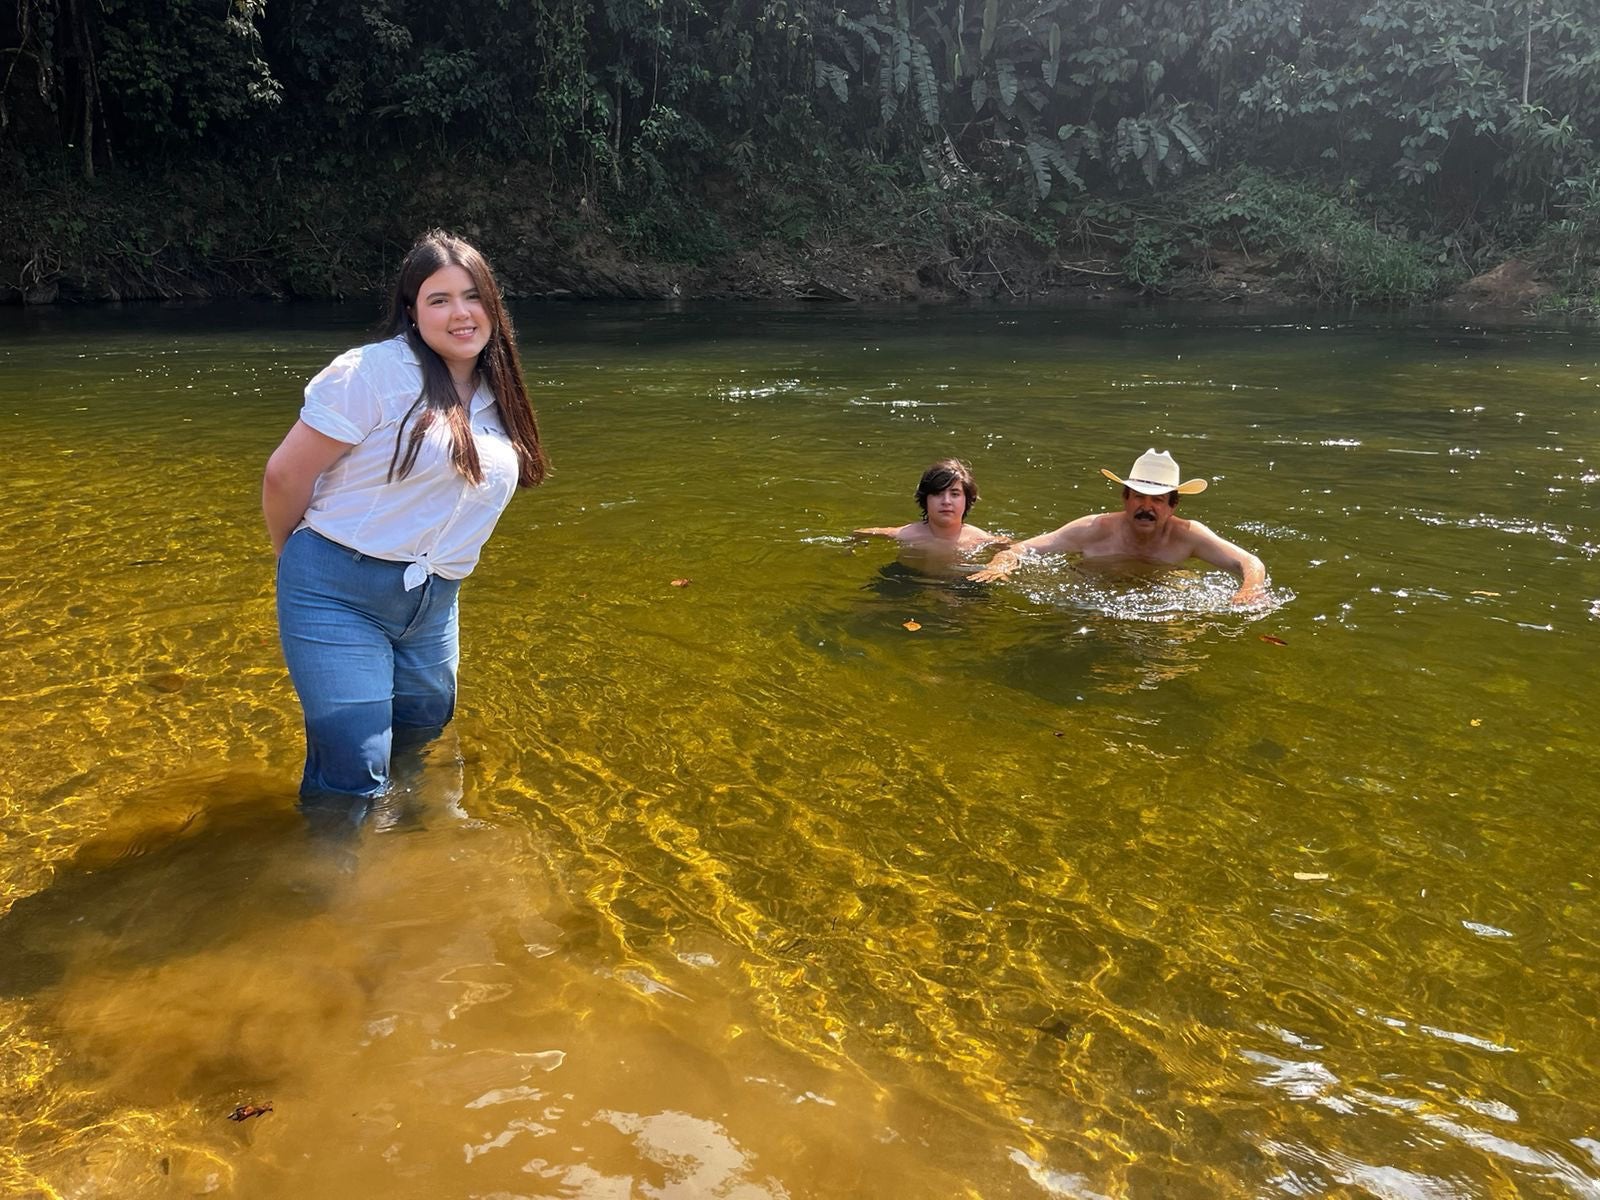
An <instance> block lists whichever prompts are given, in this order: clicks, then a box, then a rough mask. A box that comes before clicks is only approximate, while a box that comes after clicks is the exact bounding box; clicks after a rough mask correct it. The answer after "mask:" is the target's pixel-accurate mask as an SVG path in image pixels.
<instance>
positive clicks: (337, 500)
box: [299, 336, 517, 592]
mask: <svg viewBox="0 0 1600 1200" xmlns="http://www.w3.org/2000/svg"><path fill="white" fill-rule="evenodd" d="M421 392H422V364H421V363H419V362H418V361H417V356H416V354H415V353H414V352H413V351H412V349H411V347H410V346H409V345H408V344H407V342H406V340H405V338H404V337H403V336H397V337H394V338H391V339H390V340H389V341H387V342H374V343H373V344H371V345H369V346H357V347H356V348H355V349H354V350H347V351H345V353H343V354H341V355H340V356H339V357H338V358H336V359H334V360H333V362H331V363H329V364H328V365H327V366H326V367H325V368H323V370H322V372H321V373H320V374H318V375H317V377H316V378H315V379H313V380H312V381H311V382H310V383H308V384H307V385H306V399H305V405H304V407H302V408H301V410H300V419H301V420H302V421H304V422H305V423H306V424H307V425H309V426H310V427H311V428H312V429H315V430H316V431H317V432H318V433H322V434H326V435H327V436H328V437H331V438H333V439H335V440H336V441H340V442H347V443H349V444H350V453H348V454H346V455H345V456H344V457H343V458H341V459H339V461H338V462H336V463H334V464H333V466H331V467H329V468H328V469H327V470H326V471H324V472H323V473H322V474H321V475H320V476H318V478H317V483H316V487H315V488H314V489H313V491H312V494H311V505H310V507H309V508H307V509H306V515H305V518H304V519H303V520H302V521H301V523H300V526H299V527H300V528H303V527H305V526H310V527H311V528H312V529H314V530H316V531H317V532H318V533H320V534H321V535H322V536H323V537H325V538H328V539H329V540H330V541H335V542H338V543H339V544H340V545H341V546H348V547H349V548H350V549H352V550H354V551H356V552H358V553H360V554H365V555H367V556H368V557H371V558H382V559H388V560H389V561H391V562H403V563H408V564H409V565H408V566H407V567H406V572H405V587H406V591H408V592H409V591H410V590H411V589H413V588H416V587H420V586H421V585H422V582H423V580H425V579H426V578H427V577H428V576H429V575H441V576H443V577H444V578H445V579H464V578H466V576H467V575H469V574H471V572H472V568H473V567H475V566H477V564H478V555H479V553H480V552H481V551H482V550H483V544H484V542H486V541H488V540H489V534H490V533H491V532H492V531H493V530H494V526H495V522H496V521H498V520H499V519H500V514H501V513H502V512H504V511H505V507H506V505H507V504H509V503H510V502H511V496H512V494H513V493H514V492H515V491H516V490H517V452H516V450H515V448H513V446H512V445H511V439H510V437H509V436H508V435H507V434H506V430H505V426H504V425H503V424H501V421H500V409H499V407H498V406H497V405H496V404H495V398H494V393H493V392H492V391H490V389H489V386H488V384H487V383H484V382H480V383H479V384H478V390H477V391H476V392H474V393H473V396H472V403H471V408H470V411H471V422H472V436H473V440H474V441H475V442H476V443H477V447H478V462H479V463H480V464H481V466H482V467H483V482H482V483H481V484H475V483H473V482H472V481H471V480H470V479H468V478H466V477H465V476H464V475H462V474H461V473H460V472H459V471H457V470H456V469H455V465H454V464H453V463H452V462H451V461H450V429H449V426H448V424H447V423H446V422H445V421H443V420H441V419H440V418H438V417H437V416H436V417H435V418H434V420H433V423H432V424H431V425H430V426H429V428H428V432H427V434H426V435H425V436H424V437H423V439H422V445H421V446H420V447H419V448H418V451H417V460H416V462H415V463H413V464H412V467H411V471H410V472H409V473H408V474H407V475H406V476H405V478H403V479H400V478H396V479H394V480H393V481H391V480H390V479H389V464H390V462H391V460H393V459H394V451H395V437H396V435H397V434H398V435H399V436H400V439H401V443H400V446H401V448H400V457H401V458H404V457H405V453H406V446H407V444H408V443H409V441H410V437H411V424H410V423H408V424H407V425H406V429H405V432H403V433H401V432H400V422H401V421H402V420H403V419H404V417H405V415H406V413H407V412H408V411H409V410H410V409H411V406H412V404H413V403H415V402H416V399H417V397H418V396H419V395H420V394H421ZM421 412H422V409H421V408H420V407H419V408H418V410H417V412H416V413H415V414H413V416H412V422H415V420H416V419H417V417H418V416H420V415H421Z"/></svg>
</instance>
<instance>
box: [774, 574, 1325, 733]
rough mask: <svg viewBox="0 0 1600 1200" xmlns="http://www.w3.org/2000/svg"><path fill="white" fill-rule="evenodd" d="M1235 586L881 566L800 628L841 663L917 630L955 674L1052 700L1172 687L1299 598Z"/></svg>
mask: <svg viewBox="0 0 1600 1200" xmlns="http://www.w3.org/2000/svg"><path fill="white" fill-rule="evenodd" d="M1236 586H1237V585H1236V583H1235V581H1233V580H1232V579H1231V578H1230V577H1228V576H1225V575H1220V574H1218V573H1215V572H1201V571H1194V570H1186V569H1180V570H1173V569H1171V568H1162V567H1151V566H1148V565H1145V564H1127V563H1120V564H1116V565H1114V566H1109V567H1107V566H1092V567H1085V566H1083V565H1081V564H1076V563H1068V564H1062V565H1060V566H1058V567H1057V568H1055V569H1052V570H1049V571H1047V572H1033V573H1030V574H1029V575H1027V576H1023V577H1019V578H1018V579H1017V580H1015V581H1014V582H1011V583H1007V584H980V583H974V582H972V581H971V580H970V579H968V578H965V577H964V576H961V575H955V576H942V577H940V576H930V575H927V574H924V573H921V572H919V571H917V570H915V569H914V568H911V567H908V566H906V565H904V564H901V563H898V562H897V563H891V564H888V565H886V566H883V567H881V568H879V570H878V571H877V572H876V573H875V574H874V575H873V576H872V577H871V578H870V579H868V580H867V581H866V582H865V583H863V584H862V585H860V587H859V588H858V589H857V591H856V592H855V593H853V594H851V595H849V596H848V597H847V598H845V599H843V600H842V601H841V602H840V603H838V604H837V605H835V606H834V607H833V608H831V609H827V608H825V609H823V610H820V611H813V612H811V613H808V614H807V615H806V617H805V618H804V619H802V620H801V622H800V624H799V626H798V628H797V631H796V632H797V635H798V636H799V637H800V638H801V639H802V640H803V641H804V642H806V643H808V644H809V645H811V646H812V647H814V648H815V649H817V650H819V651H820V652H822V653H824V654H826V655H828V656H830V657H836V658H839V659H851V658H862V657H870V656H874V655H876V654H878V653H882V652H884V651H885V650H890V649H893V648H894V647H895V646H896V644H897V643H899V644H900V646H901V647H902V648H903V647H904V646H905V645H906V643H905V642H904V641H903V639H905V638H907V637H908V636H911V635H915V637H916V638H917V639H918V641H917V643H916V645H917V652H920V653H923V654H926V653H928V652H929V650H930V646H929V645H928V643H929V642H932V643H933V644H934V645H935V646H937V654H938V655H939V656H940V658H941V659H942V660H943V665H944V666H945V667H946V668H948V669H949V671H950V672H951V674H952V676H954V675H955V674H956V673H957V672H959V674H960V676H961V677H963V678H966V679H968V680H970V681H972V682H984V683H989V684H995V685H999V686H1003V687H1007V688H1012V689H1016V690H1018V691H1021V692H1025V693H1029V694H1031V695H1033V696H1035V697H1037V698H1038V699H1040V700H1043V701H1045V702H1046V703H1048V704H1053V705H1074V704H1081V703H1084V702H1093V701H1095V700H1096V699H1097V698H1108V697H1122V696H1126V695H1128V694H1130V693H1137V692H1151V691H1155V690H1156V689H1161V688H1165V689H1168V690H1170V688H1171V687H1172V686H1174V685H1175V684H1177V683H1178V681H1180V680H1181V679H1183V678H1184V677H1185V676H1188V675H1190V674H1192V673H1193V672H1196V671H1198V670H1200V669H1201V668H1202V667H1203V666H1204V665H1205V663H1206V661H1207V660H1208V659H1209V658H1210V656H1211V654H1212V652H1213V650H1214V649H1215V648H1216V646H1217V645H1218V643H1219V641H1221V640H1223V639H1231V638H1235V637H1238V636H1240V634H1241V632H1242V631H1243V629H1244V628H1245V627H1246V626H1247V625H1249V624H1250V623H1253V622H1255V621H1258V620H1260V619H1262V618H1263V617H1265V616H1267V615H1270V614H1271V613H1273V612H1275V611H1277V610H1278V608H1279V607H1281V606H1282V605H1284V604H1286V603H1288V602H1290V601H1291V600H1293V598H1294V596H1293V593H1292V592H1288V591H1287V590H1275V591H1274V592H1272V593H1270V594H1269V595H1268V596H1267V598H1266V599H1265V600H1264V601H1262V602H1260V603H1258V604H1255V605H1251V606H1248V607H1244V608H1239V607H1235V606H1234V605H1233V604H1232V602H1231V599H1232V595H1233V592H1234V590H1235V588H1236Z"/></svg>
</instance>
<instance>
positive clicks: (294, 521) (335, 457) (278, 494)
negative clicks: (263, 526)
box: [261, 421, 350, 555]
mask: <svg viewBox="0 0 1600 1200" xmlns="http://www.w3.org/2000/svg"><path fill="white" fill-rule="evenodd" d="M349 449H350V444H349V443H348V442H341V441H338V440H336V439H334V438H331V437H329V436H328V435H327V434H325V433H318V432H317V431H316V430H315V429H313V428H311V426H309V425H307V424H306V423H305V422H304V421H296V422H295V423H294V428H292V429H290V430H289V435H288V436H287V437H285V438H284V439H283V441H282V443H281V444H280V445H279V446H278V448H277V449H276V450H274V451H273V452H272V457H271V458H269V459H267V470H266V474H265V475H264V476H263V477H262V479H261V515H262V516H264V517H265V518H266V520H267V535H268V536H269V537H270V538H271V539H272V553H273V554H275V555H277V554H282V553H283V544H284V543H285V542H287V541H288V540H289V535H290V534H291V533H293V532H294V529H295V526H296V525H298V524H300V518H301V517H303V516H305V515H306V508H307V507H308V506H309V505H310V504H311V493H312V492H313V491H314V490H315V488H316V485H317V476H319V475H321V474H322V473H323V472H324V471H326V470H327V469H328V468H329V467H331V466H333V464H334V463H336V462H338V461H339V459H340V458H342V457H343V456H344V455H345V453H346V452H348V451H349Z"/></svg>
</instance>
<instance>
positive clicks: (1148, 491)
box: [1100, 449, 1207, 496]
mask: <svg viewBox="0 0 1600 1200" xmlns="http://www.w3.org/2000/svg"><path fill="white" fill-rule="evenodd" d="M1100 474H1102V475H1104V476H1105V477H1106V478H1107V479H1111V480H1115V481H1116V482H1117V483H1120V484H1121V485H1122V486H1123V487H1125V488H1132V489H1133V490H1134V491H1136V492H1138V493H1139V494H1140V495H1142V496H1164V495H1166V494H1167V493H1168V492H1181V493H1182V494H1183V495H1185V496H1192V495H1194V494H1195V493H1196V492H1203V491H1205V490H1206V486H1207V484H1206V481H1205V480H1204V479H1191V480H1189V481H1188V482H1187V483H1179V482H1178V464H1177V462H1176V461H1174V459H1173V457H1172V455H1170V454H1168V453H1167V452H1166V451H1165V450H1163V451H1161V453H1159V454H1157V453H1156V452H1155V450H1154V449H1150V450H1146V451H1145V452H1144V453H1143V454H1141V455H1139V459H1138V461H1137V462H1135V463H1134V464H1133V470H1131V471H1129V472H1128V477H1127V478H1126V479H1122V478H1120V477H1119V476H1117V475H1115V474H1113V473H1112V472H1110V471H1108V470H1106V469H1105V468H1104V467H1101V468H1100Z"/></svg>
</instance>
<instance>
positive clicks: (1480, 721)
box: [1471, 717, 1483, 729]
mask: <svg viewBox="0 0 1600 1200" xmlns="http://www.w3.org/2000/svg"><path fill="white" fill-rule="evenodd" d="M1471 724H1472V727H1473V728H1474V729H1476V728H1477V727H1478V726H1480V725H1482V724H1483V718H1482V717H1473V718H1472V722H1471Z"/></svg>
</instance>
